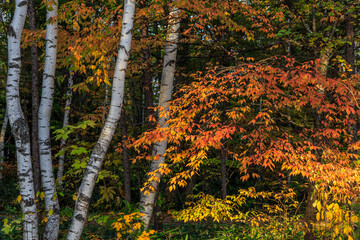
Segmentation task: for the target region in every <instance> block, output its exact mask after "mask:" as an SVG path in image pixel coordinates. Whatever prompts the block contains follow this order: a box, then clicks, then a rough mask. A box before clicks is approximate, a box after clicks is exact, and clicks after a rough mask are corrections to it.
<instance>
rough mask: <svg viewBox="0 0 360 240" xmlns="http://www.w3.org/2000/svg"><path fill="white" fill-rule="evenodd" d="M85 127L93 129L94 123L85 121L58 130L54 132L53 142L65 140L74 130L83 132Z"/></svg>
mask: <svg viewBox="0 0 360 240" xmlns="http://www.w3.org/2000/svg"><path fill="white" fill-rule="evenodd" d="M87 127H91V128H94V127H95V122H94V121H91V120H85V121H83V122H79V123H78V124H77V125H68V126H67V127H64V128H60V129H58V130H55V131H54V133H55V134H56V137H55V140H59V139H63V140H66V139H68V138H69V135H70V134H72V133H73V132H75V131H76V130H79V129H83V130H85V129H86V128H87Z"/></svg>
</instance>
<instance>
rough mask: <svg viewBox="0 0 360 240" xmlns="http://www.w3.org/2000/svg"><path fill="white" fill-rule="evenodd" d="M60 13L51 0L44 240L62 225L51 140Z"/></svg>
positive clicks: (42, 127)
mask: <svg viewBox="0 0 360 240" xmlns="http://www.w3.org/2000/svg"><path fill="white" fill-rule="evenodd" d="M57 12H58V1H57V0H48V1H47V10H46V19H47V21H48V22H47V24H46V46H45V65H44V73H43V82H42V92H41V100H40V107H39V116H38V120H39V122H38V123H39V150H40V154H39V155H40V168H41V181H42V187H43V191H44V193H45V208H46V212H47V216H46V217H47V219H48V221H47V222H46V226H45V230H44V234H43V238H44V239H49V240H55V239H57V238H58V233H59V225H60V217H59V211H60V209H59V201H58V198H57V193H56V188H55V179H54V173H53V164H52V159H51V140H50V116H51V109H52V104H53V95H54V79H55V68H56V51H57Z"/></svg>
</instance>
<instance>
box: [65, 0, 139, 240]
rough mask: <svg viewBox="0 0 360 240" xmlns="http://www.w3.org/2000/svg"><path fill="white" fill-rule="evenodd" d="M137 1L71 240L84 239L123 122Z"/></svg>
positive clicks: (127, 20) (127, 14)
mask: <svg viewBox="0 0 360 240" xmlns="http://www.w3.org/2000/svg"><path fill="white" fill-rule="evenodd" d="M135 2H136V1H135V0H125V3H124V16H123V22H122V28H121V40H120V46H119V52H118V56H117V60H116V64H115V71H114V78H113V85H112V96H111V103H110V110H109V115H108V117H107V119H106V122H105V124H104V127H103V129H102V131H101V133H100V137H99V139H98V141H97V143H96V145H95V147H94V149H93V152H92V154H91V156H90V159H89V163H88V165H87V167H86V170H85V173H84V178H83V179H82V182H81V185H80V188H79V191H78V193H77V200H76V203H75V209H74V213H73V219H72V222H71V226H70V230H69V233H68V235H67V239H68V240H75V239H80V237H81V233H82V230H83V228H84V224H85V221H86V217H87V212H88V208H89V204H90V199H91V195H92V191H93V189H94V186H95V182H96V179H97V176H98V174H99V171H100V169H101V166H102V163H103V160H104V156H105V154H106V151H107V149H108V147H109V144H110V141H111V139H112V137H113V135H114V132H115V129H116V125H117V123H118V121H119V119H120V115H121V107H122V104H123V98H124V87H125V73H126V68H127V64H128V59H129V52H130V47H131V37H132V29H133V23H134V14H135Z"/></svg>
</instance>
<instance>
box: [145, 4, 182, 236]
mask: <svg viewBox="0 0 360 240" xmlns="http://www.w3.org/2000/svg"><path fill="white" fill-rule="evenodd" d="M179 12H180V10H179V9H178V8H176V7H172V9H171V11H170V13H169V15H170V19H169V26H168V33H167V36H166V43H165V56H164V63H163V71H162V75H161V86H160V96H159V105H158V108H159V118H158V122H157V124H158V126H159V127H160V128H167V127H168V124H167V123H166V122H167V120H168V119H169V105H168V102H169V101H170V100H171V95H172V88H173V82H174V75H175V63H176V54H177V43H178V40H179V30H180V20H179ZM166 149H167V141H166V140H163V141H160V142H157V143H155V144H154V146H153V152H152V155H153V156H155V157H159V158H158V159H157V160H154V161H152V162H151V164H150V170H149V172H150V173H155V177H156V180H153V181H150V182H148V184H149V187H150V188H151V189H150V190H151V191H150V192H149V191H142V193H141V196H140V211H141V213H143V214H144V215H143V216H142V221H143V222H144V226H145V229H147V228H148V227H149V224H150V218H151V215H152V213H153V209H154V203H155V200H156V195H157V194H156V193H157V190H158V188H159V183H160V178H161V174H160V173H159V172H157V170H158V169H159V168H160V165H161V164H163V163H165V156H164V154H165V152H166ZM148 177H150V175H149V174H148Z"/></svg>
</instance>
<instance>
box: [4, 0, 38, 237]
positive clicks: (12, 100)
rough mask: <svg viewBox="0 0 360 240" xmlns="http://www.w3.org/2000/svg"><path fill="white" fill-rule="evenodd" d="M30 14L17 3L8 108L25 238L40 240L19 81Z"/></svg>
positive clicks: (12, 27)
mask: <svg viewBox="0 0 360 240" xmlns="http://www.w3.org/2000/svg"><path fill="white" fill-rule="evenodd" d="M26 12H27V1H23V0H15V12H14V16H13V19H12V21H11V23H10V26H9V28H8V31H7V39H8V75H7V83H6V108H7V112H8V116H9V122H10V126H11V130H12V134H13V136H14V139H15V145H16V156H17V171H18V177H19V191H20V196H21V209H22V213H23V239H31V240H33V239H38V227H37V211H36V204H35V192H34V181H33V173H32V166H31V155H30V134H29V127H28V125H27V122H26V120H25V118H24V114H23V111H22V109H21V105H20V96H19V82H20V71H21V51H20V44H21V35H22V30H23V29H24V23H25V19H26Z"/></svg>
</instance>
